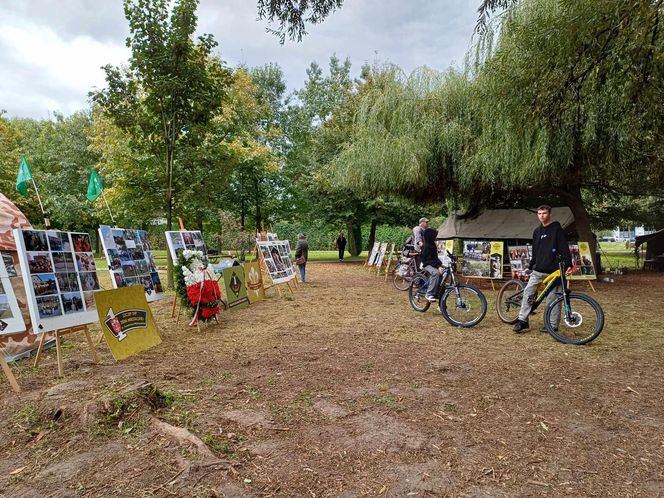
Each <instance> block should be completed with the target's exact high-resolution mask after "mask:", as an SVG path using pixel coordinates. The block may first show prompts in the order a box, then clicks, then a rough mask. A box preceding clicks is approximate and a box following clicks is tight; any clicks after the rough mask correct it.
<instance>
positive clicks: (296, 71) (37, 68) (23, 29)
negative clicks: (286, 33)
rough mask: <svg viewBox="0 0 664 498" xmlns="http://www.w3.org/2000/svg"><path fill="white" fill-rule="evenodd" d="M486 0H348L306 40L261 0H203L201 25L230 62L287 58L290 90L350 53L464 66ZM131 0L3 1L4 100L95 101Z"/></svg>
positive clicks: (68, 109) (58, 106)
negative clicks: (265, 14) (262, 7)
mask: <svg viewBox="0 0 664 498" xmlns="http://www.w3.org/2000/svg"><path fill="white" fill-rule="evenodd" d="M478 5H479V0H410V1H404V0H345V3H344V5H343V6H342V8H341V10H339V11H337V12H336V13H334V14H333V15H332V16H331V17H329V18H328V19H327V20H326V21H325V22H324V23H323V24H321V25H317V26H311V27H309V34H308V35H307V36H306V37H305V38H304V39H303V40H302V42H300V43H296V42H289V41H287V42H286V43H285V44H284V45H283V46H282V45H280V44H279V41H278V39H277V38H276V37H275V36H274V35H271V34H268V33H266V32H265V28H266V27H267V26H268V25H267V23H266V22H265V21H258V20H257V14H256V2H255V0H201V1H200V7H199V11H198V14H199V15H198V17H199V31H200V32H201V33H212V34H213V35H214V36H215V38H216V40H217V41H218V42H219V47H218V51H219V54H220V55H221V57H222V59H224V60H225V61H226V62H227V63H228V65H229V66H231V67H232V66H236V65H238V64H244V65H246V66H249V67H253V66H259V65H262V64H265V63H268V62H277V63H279V64H280V65H281V67H282V68H283V70H284V73H285V75H286V79H287V82H288V86H289V89H290V90H293V89H295V88H299V87H301V86H302V83H303V82H304V80H305V78H306V73H305V70H306V68H307V66H308V65H309V64H310V63H311V62H312V61H317V62H319V63H321V65H326V62H327V60H328V59H329V57H330V56H331V55H332V54H336V55H337V56H338V57H340V58H342V59H343V58H345V57H349V58H350V60H351V62H352V64H353V72H354V74H355V75H356V74H357V73H358V72H359V68H360V66H361V65H362V64H363V63H364V62H369V63H372V62H374V61H380V62H386V61H389V62H392V63H395V64H397V65H399V66H400V67H402V68H403V69H404V70H405V71H406V72H410V71H412V70H413V69H415V68H417V67H419V66H422V65H427V66H429V67H433V68H436V69H445V68H447V67H449V66H450V65H453V66H456V67H460V66H461V65H462V63H463V59H464V55H465V53H466V51H467V50H468V47H469V43H470V39H471V35H472V32H473V28H474V25H475V20H476V16H477V13H476V9H477V6H478ZM127 35H128V29H127V23H126V20H125V19H124V14H123V10H122V0H59V1H53V0H2V1H0V74H1V75H2V78H1V79H0V109H4V110H5V111H7V115H8V116H21V117H31V118H47V117H48V116H49V113H52V112H53V111H59V112H62V113H64V114H70V113H72V112H74V111H76V110H79V109H82V108H85V107H87V105H88V104H87V93H88V92H89V91H90V90H91V89H92V88H94V87H100V88H101V87H103V86H104V73H103V71H102V70H101V69H100V67H101V66H102V65H105V64H108V63H111V64H115V65H118V64H121V63H122V62H124V61H126V60H127V58H128V56H129V53H128V49H127V48H126V47H125V44H124V43H125V39H126V37H127Z"/></svg>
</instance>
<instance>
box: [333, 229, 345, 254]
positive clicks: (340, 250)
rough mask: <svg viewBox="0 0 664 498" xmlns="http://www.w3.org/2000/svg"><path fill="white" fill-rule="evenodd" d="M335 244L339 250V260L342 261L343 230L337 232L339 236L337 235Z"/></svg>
mask: <svg viewBox="0 0 664 498" xmlns="http://www.w3.org/2000/svg"><path fill="white" fill-rule="evenodd" d="M335 244H336V246H337V249H338V250H339V261H343V260H344V251H345V250H346V237H344V233H343V232H339V236H338V237H337V240H336V242H335Z"/></svg>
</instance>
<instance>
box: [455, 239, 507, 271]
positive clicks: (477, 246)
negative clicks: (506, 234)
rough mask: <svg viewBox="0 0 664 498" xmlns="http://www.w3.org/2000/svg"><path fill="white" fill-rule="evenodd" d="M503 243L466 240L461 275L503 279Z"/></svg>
mask: <svg viewBox="0 0 664 498" xmlns="http://www.w3.org/2000/svg"><path fill="white" fill-rule="evenodd" d="M503 244H504V243H503V242H499V241H493V242H492V241H488V240H464V242H463V263H462V265H461V273H462V275H463V276H464V277H479V278H502V277H503Z"/></svg>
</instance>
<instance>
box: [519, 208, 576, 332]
mask: <svg viewBox="0 0 664 498" xmlns="http://www.w3.org/2000/svg"><path fill="white" fill-rule="evenodd" d="M537 218H538V219H539V221H540V225H539V226H538V227H537V228H536V229H535V231H534V232H533V248H532V256H531V258H530V263H529V265H528V270H527V271H526V273H530V277H529V278H528V284H527V285H526V288H525V289H524V291H523V298H522V301H521V310H520V311H519V318H518V319H517V321H516V324H515V325H514V332H516V333H517V334H519V333H521V332H523V331H524V330H527V329H528V328H529V326H530V325H529V323H528V315H530V310H531V308H532V306H533V300H534V297H535V293H536V292H537V285H538V284H539V283H540V282H541V281H542V280H544V279H545V278H546V277H548V276H549V274H550V273H553V272H554V271H556V270H557V269H558V256H562V258H563V260H564V262H565V266H566V267H567V269H568V271H569V270H570V269H571V268H572V255H571V254H570V252H569V245H568V242H567V236H566V235H565V232H564V230H563V227H562V226H560V223H558V222H557V221H551V206H547V205H542V206H540V207H538V208H537ZM562 292H563V288H562V286H561V285H558V287H557V288H556V289H554V290H553V292H551V293H550V294H549V295H548V297H547V305H548V304H549V303H550V302H552V301H553V300H554V299H556V298H557V297H558V296H559V295H560V294H561V293H562ZM560 311H561V306H560V305H558V306H557V307H556V309H555V310H553V313H551V321H552V322H553V323H552V324H551V325H553V328H554V329H557V328H558V324H559V323H560ZM542 330H543V331H544V332H546V327H542Z"/></svg>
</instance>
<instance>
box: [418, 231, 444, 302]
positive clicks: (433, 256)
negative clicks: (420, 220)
mask: <svg viewBox="0 0 664 498" xmlns="http://www.w3.org/2000/svg"><path fill="white" fill-rule="evenodd" d="M437 236H438V231H437V230H434V229H433V228H425V229H424V230H423V234H422V252H421V253H420V258H422V267H423V268H424V271H425V272H427V273H428V274H429V275H430V276H431V279H430V280H429V288H428V289H427V293H426V296H425V298H426V300H427V301H429V302H435V301H437V300H438V298H437V297H436V291H437V290H438V286H439V285H440V277H441V275H442V274H443V271H444V270H445V268H444V267H443V262H442V261H441V260H440V258H439V257H438V248H437V247H436V237H437Z"/></svg>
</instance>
